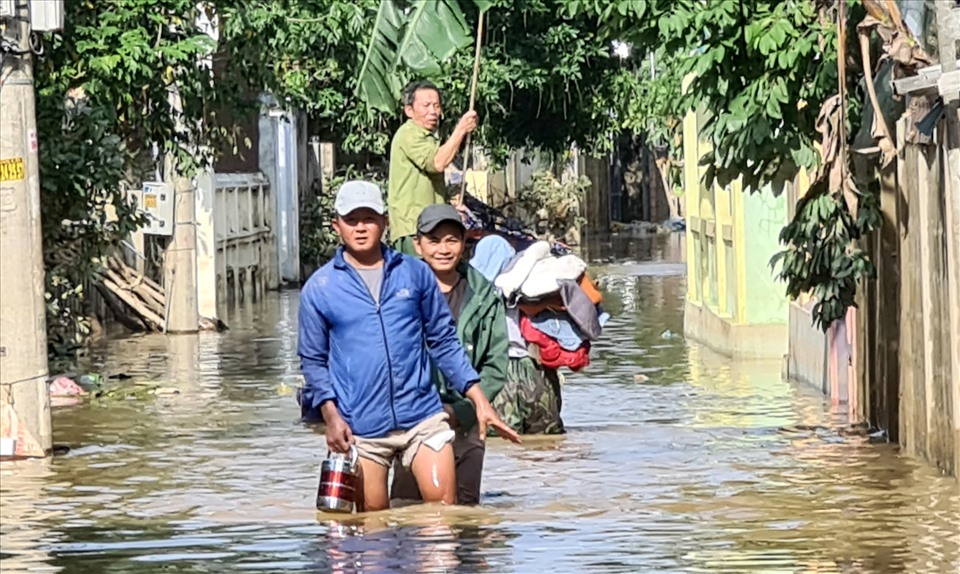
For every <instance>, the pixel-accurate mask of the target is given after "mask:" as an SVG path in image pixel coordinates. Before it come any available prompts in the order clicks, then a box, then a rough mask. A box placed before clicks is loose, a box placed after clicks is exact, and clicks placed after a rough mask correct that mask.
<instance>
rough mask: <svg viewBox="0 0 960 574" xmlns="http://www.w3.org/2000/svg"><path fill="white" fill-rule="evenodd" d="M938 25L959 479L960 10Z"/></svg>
mask: <svg viewBox="0 0 960 574" xmlns="http://www.w3.org/2000/svg"><path fill="white" fill-rule="evenodd" d="M937 24H938V28H939V30H940V33H939V34H938V41H939V48H940V57H941V59H942V60H943V64H944V65H943V72H944V76H951V77H952V78H953V79H952V80H950V79H948V78H941V81H940V82H939V91H940V94H941V95H942V96H943V99H944V101H945V102H947V103H946V106H945V109H944V127H945V128H946V129H945V130H943V131H944V132H945V135H946V138H945V142H944V146H943V153H944V157H943V158H942V161H943V165H944V167H945V173H944V176H945V177H944V199H945V216H946V217H945V225H946V234H945V237H946V238H947V245H946V252H947V260H948V263H947V265H946V267H947V285H948V289H947V294H948V301H949V303H948V304H947V307H948V309H949V334H948V335H947V337H946V344H947V348H948V349H949V353H950V366H949V374H948V380H949V381H952V384H951V385H950V388H949V389H948V393H949V394H948V397H946V399H947V400H948V401H949V404H950V406H951V407H952V410H953V420H952V422H951V427H952V432H951V433H950V434H951V436H950V438H951V440H952V441H953V449H952V454H953V474H954V476H957V477H958V478H960V102H958V99H960V93H958V90H960V86H958V85H957V84H958V76H957V68H958V67H960V66H958V63H960V62H958V60H957V56H958V54H957V41H958V40H960V7H957V8H954V9H952V10H951V9H950V8H949V5H948V4H947V3H945V2H938V3H937Z"/></svg>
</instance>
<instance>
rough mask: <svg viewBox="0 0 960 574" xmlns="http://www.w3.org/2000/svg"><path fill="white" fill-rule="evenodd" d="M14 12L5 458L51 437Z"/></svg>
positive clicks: (0, 279)
mask: <svg viewBox="0 0 960 574" xmlns="http://www.w3.org/2000/svg"><path fill="white" fill-rule="evenodd" d="M10 5H11V4H8V6H10ZM12 6H14V7H15V8H14V14H15V16H14V17H10V18H0V35H2V39H3V47H2V51H0V58H2V60H3V64H2V69H0V409H2V413H0V419H2V423H0V428H2V431H3V432H2V433H0V434H2V438H3V445H2V446H3V449H2V451H3V452H0V454H2V455H6V456H11V455H15V456H40V457H42V456H47V455H49V453H50V451H51V449H52V445H53V436H52V430H51V423H50V396H49V393H48V390H47V368H48V366H47V321H46V315H45V314H46V304H45V301H44V269H43V243H42V233H41V229H40V173H39V172H40V168H39V160H38V156H37V149H38V144H37V123H36V116H35V112H34V91H33V90H34V88H33V54H32V52H31V48H30V20H29V15H28V14H29V12H28V9H27V4H26V2H14V3H12Z"/></svg>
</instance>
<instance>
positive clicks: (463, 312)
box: [391, 204, 509, 504]
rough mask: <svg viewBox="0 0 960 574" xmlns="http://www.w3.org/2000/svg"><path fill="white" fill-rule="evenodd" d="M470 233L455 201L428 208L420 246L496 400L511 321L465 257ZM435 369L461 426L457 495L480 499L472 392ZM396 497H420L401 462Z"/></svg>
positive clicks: (420, 224)
mask: <svg viewBox="0 0 960 574" xmlns="http://www.w3.org/2000/svg"><path fill="white" fill-rule="evenodd" d="M465 233H466V230H465V228H464V225H463V223H462V222H461V219H460V214H459V212H458V211H457V210H456V208H454V207H453V206H451V205H448V204H437V205H431V206H429V207H427V208H425V209H424V210H423V211H422V212H421V213H420V217H419V218H418V219H417V236H416V239H415V240H414V246H415V247H416V250H417V253H418V254H419V255H420V256H421V257H422V258H423V260H424V262H426V264H427V265H429V266H430V269H432V270H433V274H434V275H435V276H436V282H437V285H438V286H439V288H440V292H441V293H442V294H443V298H444V299H446V303H447V306H448V307H449V309H450V313H451V314H452V315H453V318H454V320H455V321H456V323H457V337H458V338H459V339H460V343H461V344H462V345H463V347H464V348H465V349H466V351H467V355H468V356H469V357H470V363H471V365H472V366H473V368H474V369H476V370H477V372H478V373H479V374H480V382H479V383H478V385H477V386H478V387H480V389H481V390H482V391H483V393H482V394H483V395H484V397H485V398H486V400H489V401H493V400H494V397H496V395H497V393H499V392H500V389H502V388H503V386H504V384H506V381H507V363H508V359H507V354H508V347H509V340H508V339H507V324H506V318H505V308H504V304H503V301H502V300H501V298H500V296H499V295H498V294H497V291H496V289H495V288H494V286H493V284H492V283H490V281H488V280H487V279H486V278H485V277H484V276H483V275H482V274H481V273H480V272H479V271H477V270H476V269H474V268H473V267H471V266H470V265H469V264H468V263H467V262H466V261H464V260H463V255H464V248H465ZM441 375H442V373H436V372H435V373H434V376H435V382H436V384H437V388H438V389H439V391H440V400H441V401H442V402H443V408H444V410H445V411H446V413H447V415H448V416H449V419H448V422H449V424H450V426H451V427H452V428H453V430H454V431H456V433H457V434H456V438H455V439H454V441H453V453H454V458H455V460H456V467H457V500H458V501H459V502H460V504H477V503H479V502H480V483H481V478H482V475H483V459H484V455H485V452H486V449H485V446H484V442H483V438H482V437H483V435H482V434H480V433H481V430H480V429H479V428H478V426H479V425H478V424H477V422H478V421H477V417H476V415H475V414H474V412H475V407H474V403H473V402H472V401H471V398H472V397H465V396H464V395H463V394H461V393H460V392H458V391H457V390H456V387H455V386H454V385H450V384H448V382H447V381H446V380H445V377H444V376H441ZM391 497H392V498H394V499H405V500H419V499H420V492H419V491H418V489H417V481H416V480H415V479H414V477H413V476H412V475H411V474H410V473H409V472H406V471H404V470H403V469H402V468H401V467H399V466H397V467H396V468H394V481H393V489H392V492H391Z"/></svg>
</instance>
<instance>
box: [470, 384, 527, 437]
mask: <svg viewBox="0 0 960 574" xmlns="http://www.w3.org/2000/svg"><path fill="white" fill-rule="evenodd" d="M467 398H468V399H470V400H471V401H472V402H473V405H474V408H475V409H476V410H477V430H478V431H479V432H480V440H484V439H486V437H487V429H489V428H493V429H495V430H496V431H497V435H499V436H500V437H502V438H504V439H506V440H508V441H510V442H513V443H516V444H520V443H522V442H523V441H521V440H520V435H519V434H518V433H517V431H515V430H513V429H512V428H510V425H508V424H507V423H505V422H503V420H502V419H501V418H500V416H499V415H497V411H495V410H493V406H492V405H491V404H490V401H488V400H487V397H486V395H484V394H483V391H482V390H481V389H480V386H479V385H473V386H472V387H470V389H469V390H467Z"/></svg>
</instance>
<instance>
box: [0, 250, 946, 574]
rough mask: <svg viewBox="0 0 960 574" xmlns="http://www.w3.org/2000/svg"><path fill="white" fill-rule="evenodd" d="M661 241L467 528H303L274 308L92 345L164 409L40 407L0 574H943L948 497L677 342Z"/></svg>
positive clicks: (14, 484)
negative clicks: (201, 328)
mask: <svg viewBox="0 0 960 574" xmlns="http://www.w3.org/2000/svg"><path fill="white" fill-rule="evenodd" d="M676 239H677V237H676V236H672V237H661V238H658V239H656V240H642V241H641V240H636V241H633V242H631V243H630V245H629V246H628V251H626V255H627V257H626V259H618V260H617V261H612V262H604V263H602V264H600V265H598V266H597V267H596V268H595V274H596V275H599V276H600V277H601V284H602V287H603V289H604V292H605V297H606V300H605V303H604V306H605V308H606V310H607V311H609V312H610V313H611V314H612V315H613V319H612V320H611V321H610V323H609V324H608V325H607V327H606V329H605V331H604V337H603V339H602V341H600V342H599V343H598V344H597V345H595V347H594V351H593V354H592V356H593V362H592V364H591V365H590V367H589V368H587V369H586V370H585V371H583V372H581V373H577V374H572V375H571V374H569V373H567V379H566V383H565V387H564V395H563V417H564V422H565V424H566V427H567V430H568V433H567V434H566V435H564V436H560V437H539V438H538V437H531V438H528V439H527V440H526V443H525V444H524V445H522V446H514V445H508V444H506V443H504V442H502V441H499V440H496V439H491V442H490V446H489V447H488V451H487V462H486V472H485V475H484V484H483V493H484V503H483V505H482V506H481V507H479V508H437V507H423V506H419V507H417V506H414V507H406V508H402V509H398V510H393V511H388V512H383V513H378V514H372V515H367V516H361V517H357V518H356V519H354V520H349V521H344V522H340V523H336V522H332V521H330V520H329V519H328V518H327V517H324V516H322V515H318V514H317V513H316V512H315V510H314V509H313V508H314V496H315V493H316V487H317V480H318V472H319V465H320V461H321V460H322V458H323V457H324V455H325V454H326V452H325V447H324V441H323V436H322V434H321V433H320V431H319V430H318V429H314V428H310V427H307V426H304V425H302V424H300V423H299V422H298V418H299V408H298V407H297V405H296V402H295V400H294V397H293V392H294V389H295V387H296V385H297V384H298V374H299V369H298V360H297V357H296V316H297V293H296V292H284V293H280V294H276V293H274V294H270V295H269V297H268V298H267V299H266V300H265V301H264V302H262V303H260V304H257V305H253V306H250V307H249V308H247V309H244V310H240V311H237V312H234V313H233V314H231V315H229V316H227V317H226V321H227V323H228V324H229V325H230V330H229V331H227V332H225V333H222V334H216V333H202V334H200V335H199V336H173V337H169V338H168V337H164V336H159V335H149V336H139V337H131V338H127V339H123V340H113V341H109V342H107V343H105V344H104V345H103V346H101V347H98V348H97V349H95V350H94V352H93V354H92V357H91V359H90V360H91V361H92V366H91V367H90V368H92V369H93V370H96V371H99V372H103V373H105V374H117V373H125V374H127V375H129V376H131V377H132V378H131V379H129V380H126V381H122V383H123V384H127V385H132V384H133V383H134V382H136V381H153V382H156V383H159V384H160V385H161V386H162V387H164V388H165V392H164V393H161V394H158V395H156V396H148V397H145V398H137V399H131V400H106V399H101V400H91V401H88V402H87V403H86V404H82V405H77V406H65V407H58V408H57V409H55V411H54V429H55V435H54V441H55V443H57V444H63V445H68V446H70V447H71V450H70V452H69V453H67V454H65V455H63V456H58V457H56V458H54V459H52V460H48V461H21V462H16V463H3V464H2V465H0V497H2V517H0V518H2V520H0V523H2V527H0V532H2V536H0V548H2V550H0V556H2V570H3V572H4V573H6V572H10V573H14V572H64V573H87V572H89V573H104V574H119V573H134V572H136V573H147V572H165V573H169V572H177V573H181V572H183V573H186V572H242V571H252V572H262V573H267V572H344V573H346V572H358V573H359V572H363V573H374V572H454V571H456V572H495V573H513V572H516V573H537V572H552V573H559V572H564V573H566V572H571V573H574V572H631V573H634V572H704V573H721V572H729V573H740V572H744V573H746V572H758V573H759V572H763V573H781V572H782V573H794V572H818V573H827V572H844V573H847V572H850V573H853V572H856V573H900V572H903V573H910V574H923V573H929V574H941V573H949V572H958V571H960V486H958V483H957V481H955V480H954V479H951V478H939V477H937V476H936V475H934V474H933V473H932V471H930V470H927V469H926V468H925V467H922V466H921V465H920V464H919V463H916V462H914V461H912V460H910V459H906V458H903V457H901V456H900V455H899V454H898V452H897V450H896V449H895V448H894V447H893V446H891V445H886V444H870V443H869V441H868V440H867V438H866V437H863V436H856V435H854V434H853V433H845V432H842V431H843V429H845V428H846V427H847V421H846V420H845V418H844V415H842V414H837V413H831V412H830V409H829V403H827V402H825V401H824V399H823V397H821V396H820V395H819V394H817V393H816V392H815V391H813V390H809V389H807V388H804V387H798V386H795V385H792V384H789V383H785V382H782V381H781V379H780V364H779V362H754V363H734V362H731V361H729V360H727V359H724V358H723V357H719V356H717V355H715V354H713V353H711V352H709V351H708V350H706V349H704V348H702V347H700V346H698V345H696V344H694V343H692V342H688V341H685V340H684V338H683V336H682V333H683V302H684V300H683V297H684V291H685V279H684V277H683V274H682V273H683V267H682V265H680V264H678V263H677V261H678V259H677V258H676V253H678V248H677V246H676V245H675V242H676ZM664 251H667V255H666V256H664V255H663V252H664ZM663 259H666V262H663V261H661V260H663ZM650 260H653V261H658V262H648V261H650ZM174 389H176V390H177V391H179V393H178V394H174V393H173V390H174Z"/></svg>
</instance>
